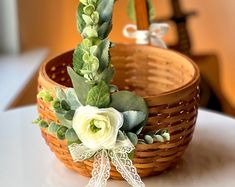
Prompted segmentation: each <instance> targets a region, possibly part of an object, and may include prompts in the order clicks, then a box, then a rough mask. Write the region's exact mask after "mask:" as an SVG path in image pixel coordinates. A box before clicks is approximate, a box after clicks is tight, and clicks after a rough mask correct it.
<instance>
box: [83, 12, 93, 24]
mask: <svg viewBox="0 0 235 187" xmlns="http://www.w3.org/2000/svg"><path fill="white" fill-rule="evenodd" d="M82 19H83V20H84V21H85V23H86V25H92V24H93V20H92V19H91V17H90V16H88V15H86V14H82Z"/></svg>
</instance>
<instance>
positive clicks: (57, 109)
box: [54, 105, 66, 114]
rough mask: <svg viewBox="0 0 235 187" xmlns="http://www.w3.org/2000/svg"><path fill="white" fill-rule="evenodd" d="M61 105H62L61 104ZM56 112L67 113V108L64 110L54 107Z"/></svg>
mask: <svg viewBox="0 0 235 187" xmlns="http://www.w3.org/2000/svg"><path fill="white" fill-rule="evenodd" d="M60 107H61V105H60ZM54 110H55V112H56V113H58V114H65V113H66V110H64V109H63V108H54Z"/></svg>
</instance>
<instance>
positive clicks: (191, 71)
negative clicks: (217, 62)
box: [38, 44, 199, 179]
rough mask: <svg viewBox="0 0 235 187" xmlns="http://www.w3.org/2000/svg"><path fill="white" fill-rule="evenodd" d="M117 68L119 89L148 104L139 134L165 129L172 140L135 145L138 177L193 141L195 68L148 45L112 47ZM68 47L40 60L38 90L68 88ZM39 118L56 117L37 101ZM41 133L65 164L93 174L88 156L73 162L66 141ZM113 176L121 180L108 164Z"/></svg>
mask: <svg viewBox="0 0 235 187" xmlns="http://www.w3.org/2000/svg"><path fill="white" fill-rule="evenodd" d="M111 58H112V64H113V65H114V67H115V69H116V75H115V78H114V80H113V84H116V85H117V86H118V87H119V89H120V90H123V89H125V90H131V91H135V92H136V93H137V94H139V95H141V96H142V97H144V99H145V101H146V102H147V104H148V107H149V120H148V123H147V125H146V126H145V128H144V129H143V131H142V133H143V134H145V133H147V132H155V131H157V130H158V129H168V130H169V132H170V135H171V140H170V142H167V143H159V142H156V143H153V144H138V145H137V146H136V149H135V157H134V159H133V162H134V165H135V167H136V168H137V170H138V173H139V175H140V176H141V177H145V176H150V175H157V174H159V173H161V172H163V171H164V170H166V169H167V168H169V167H171V166H174V164H175V163H176V162H177V161H178V160H179V159H180V158H181V156H182V154H183V153H184V151H185V149H186V148H187V146H188V144H189V142H190V141H191V139H192V135H193V131H194V127H195V123H196V118H197V109H198V103H199V89H198V84H199V71H198V68H197V67H196V66H195V64H194V63H192V62H191V61H190V60H189V59H187V58H186V57H184V56H182V55H181V54H178V53H176V52H172V51H169V50H164V49H158V48H155V47H150V46H137V45H121V44H118V45H117V46H116V47H114V48H113V49H112V50H111ZM71 62H72V51H70V52H67V53H65V54H62V55H60V56H58V57H56V58H55V59H53V60H51V61H49V62H47V63H44V64H43V65H42V66H41V69H40V74H39V79H38V83H39V90H41V89H42V88H44V89H47V90H50V91H51V92H53V94H55V93H54V92H55V91H54V88H55V87H56V86H60V87H62V88H66V87H69V86H71V81H70V79H69V77H68V75H67V73H66V66H68V65H71ZM38 111H39V115H40V117H41V118H42V119H45V120H48V121H57V119H56V117H55V115H54V113H53V111H52V110H51V107H50V106H49V105H48V104H46V103H44V102H43V101H42V100H40V99H38ZM42 135H43V137H44V139H45V141H46V143H47V144H48V146H49V147H50V149H51V150H52V151H53V152H54V153H55V155H56V156H57V157H58V159H59V160H61V161H62V162H63V163H64V164H65V166H66V167H68V168H70V169H73V170H75V171H77V172H78V173H79V174H81V175H84V176H91V171H92V160H86V161H84V162H77V163H75V162H73V161H72V158H71V156H70V153H69V151H68V148H67V143H66V141H61V140H59V139H57V138H56V137H54V136H52V135H50V134H48V133H47V132H46V131H45V130H42ZM110 174H111V178H113V179H122V177H121V176H120V174H119V173H118V172H117V171H116V169H115V168H114V167H113V166H111V172H110Z"/></svg>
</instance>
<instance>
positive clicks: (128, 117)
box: [121, 110, 146, 132]
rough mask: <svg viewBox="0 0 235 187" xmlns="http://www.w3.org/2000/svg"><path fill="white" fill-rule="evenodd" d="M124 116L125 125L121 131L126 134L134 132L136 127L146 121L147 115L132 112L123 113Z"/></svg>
mask: <svg viewBox="0 0 235 187" xmlns="http://www.w3.org/2000/svg"><path fill="white" fill-rule="evenodd" d="M122 114H123V117H124V124H123V126H122V128H121V129H122V130H123V131H125V132H130V131H132V130H133V129H134V128H135V127H137V126H138V125H139V124H140V123H142V122H143V121H144V120H145V119H146V114H145V113H144V112H141V111H133V110H132V111H126V112H123V113H122Z"/></svg>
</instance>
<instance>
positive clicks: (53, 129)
mask: <svg viewBox="0 0 235 187" xmlns="http://www.w3.org/2000/svg"><path fill="white" fill-rule="evenodd" d="M59 128H60V126H59V125H58V124H56V123H54V122H52V123H50V125H49V127H48V128H47V132H48V133H49V134H51V135H54V136H56V134H57V130H58V129H59Z"/></svg>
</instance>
